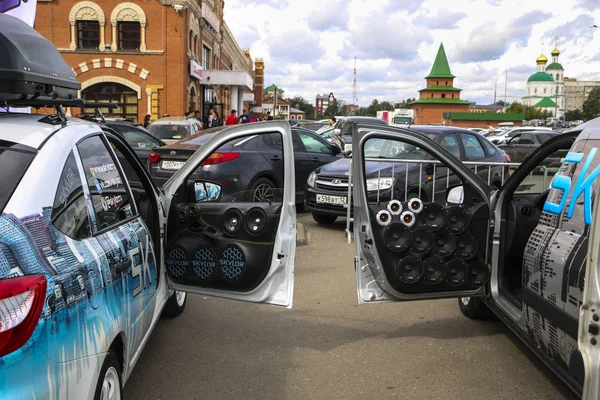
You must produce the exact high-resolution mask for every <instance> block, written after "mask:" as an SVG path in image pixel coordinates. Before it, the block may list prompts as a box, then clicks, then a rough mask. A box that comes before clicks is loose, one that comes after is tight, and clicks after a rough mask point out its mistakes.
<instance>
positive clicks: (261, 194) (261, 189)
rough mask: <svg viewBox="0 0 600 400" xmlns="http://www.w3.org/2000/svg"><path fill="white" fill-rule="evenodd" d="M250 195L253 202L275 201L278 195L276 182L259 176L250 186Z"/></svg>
mask: <svg viewBox="0 0 600 400" xmlns="http://www.w3.org/2000/svg"><path fill="white" fill-rule="evenodd" d="M248 196H249V199H248V200H249V201H250V202H252V203H266V202H274V201H275V200H276V197H277V196H276V189H275V184H274V183H273V182H272V181H271V180H270V179H268V178H258V179H257V180H256V181H255V182H254V183H253V184H252V186H250V190H249V194H248ZM269 199H270V200H269Z"/></svg>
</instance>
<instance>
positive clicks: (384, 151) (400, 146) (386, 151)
mask: <svg viewBox="0 0 600 400" xmlns="http://www.w3.org/2000/svg"><path fill="white" fill-rule="evenodd" d="M365 157H366V158H389V159H392V158H393V159H402V160H424V159H427V158H429V157H430V156H429V154H428V153H427V152H426V151H424V150H422V149H420V148H419V147H417V146H414V145H412V144H408V143H403V142H400V141H396V140H389V139H369V140H368V141H367V143H366V144H365Z"/></svg>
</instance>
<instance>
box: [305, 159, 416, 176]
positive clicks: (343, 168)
mask: <svg viewBox="0 0 600 400" xmlns="http://www.w3.org/2000/svg"><path fill="white" fill-rule="evenodd" d="M350 160H351V159H350V158H340V159H339V160H337V161H334V162H332V163H329V164H326V165H324V166H322V167H321V168H319V169H317V171H316V173H317V174H318V175H319V176H336V177H340V176H345V174H346V172H348V171H349V170H350ZM391 168H392V163H391V162H374V161H369V162H367V165H366V173H367V175H372V174H376V173H377V171H381V172H382V174H387V176H389V175H391ZM405 168H406V164H399V163H396V165H395V166H394V175H395V174H396V173H397V172H400V171H404V170H405ZM382 176H383V175H382Z"/></svg>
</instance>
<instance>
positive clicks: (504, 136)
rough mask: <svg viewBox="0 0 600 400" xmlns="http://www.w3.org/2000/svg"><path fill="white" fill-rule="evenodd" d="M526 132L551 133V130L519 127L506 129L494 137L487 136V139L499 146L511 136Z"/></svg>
mask: <svg viewBox="0 0 600 400" xmlns="http://www.w3.org/2000/svg"><path fill="white" fill-rule="evenodd" d="M526 131H552V128H545V127H534V126H520V127H518V128H512V129H508V130H505V131H502V132H498V133H496V134H495V135H493V136H492V135H488V136H487V138H488V139H489V140H490V141H491V142H492V143H494V144H496V145H500V144H504V143H506V142H508V141H509V140H510V139H511V138H512V137H513V136H515V135H516V134H518V133H521V132H526Z"/></svg>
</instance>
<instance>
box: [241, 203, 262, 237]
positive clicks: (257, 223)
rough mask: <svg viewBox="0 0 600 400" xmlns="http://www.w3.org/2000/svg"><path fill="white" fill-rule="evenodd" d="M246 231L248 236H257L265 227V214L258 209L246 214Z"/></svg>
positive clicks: (250, 210) (255, 208) (252, 209)
mask: <svg viewBox="0 0 600 400" xmlns="http://www.w3.org/2000/svg"><path fill="white" fill-rule="evenodd" d="M245 225H246V230H247V231H248V233H249V234H251V235H254V236H258V235H260V234H261V233H263V232H264V230H265V228H266V227H267V213H266V212H265V210H263V209H262V208H260V207H254V208H251V209H249V210H248V212H246V223H245Z"/></svg>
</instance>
